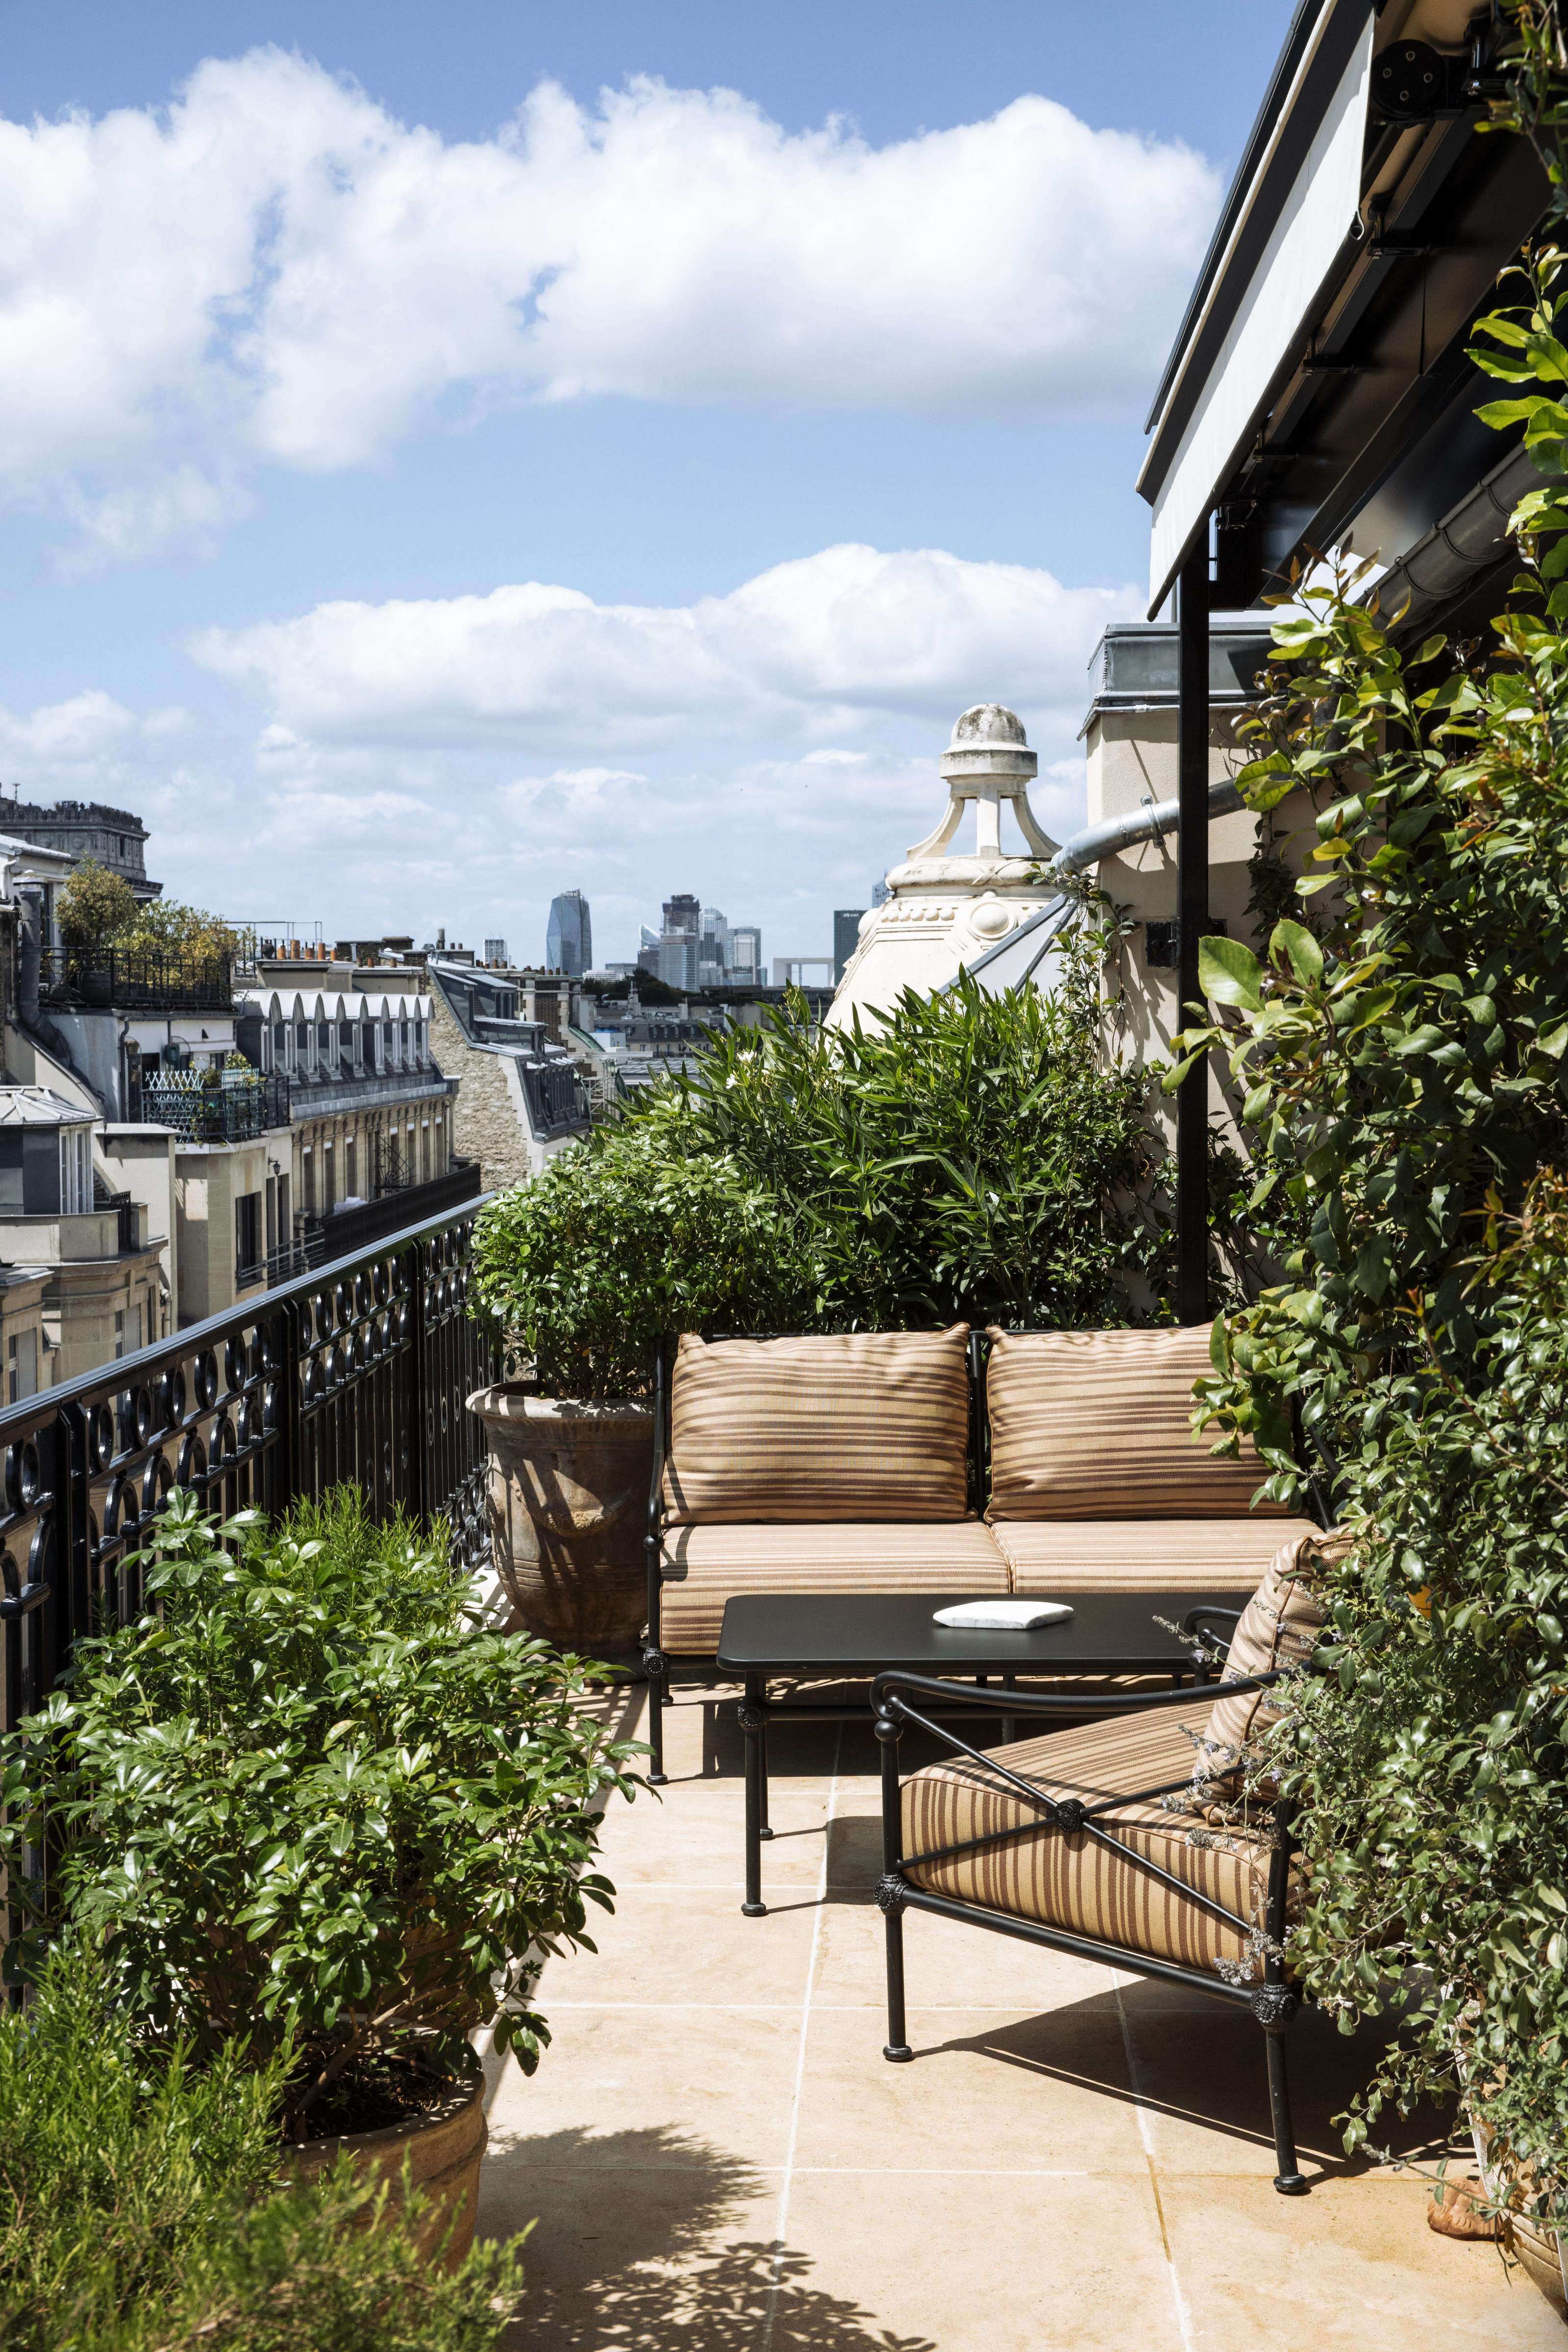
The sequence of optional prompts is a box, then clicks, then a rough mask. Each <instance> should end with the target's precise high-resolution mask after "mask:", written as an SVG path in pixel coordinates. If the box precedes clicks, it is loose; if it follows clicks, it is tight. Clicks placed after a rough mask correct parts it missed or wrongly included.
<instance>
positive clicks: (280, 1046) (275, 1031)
mask: <svg viewBox="0 0 1568 2352" xmlns="http://www.w3.org/2000/svg"><path fill="white" fill-rule="evenodd" d="M272 1066H273V1068H274V1069H275V1070H282V1069H287V1067H288V1066H289V1024H288V1023H287V1021H275V1022H274V1023H273V1024H272Z"/></svg>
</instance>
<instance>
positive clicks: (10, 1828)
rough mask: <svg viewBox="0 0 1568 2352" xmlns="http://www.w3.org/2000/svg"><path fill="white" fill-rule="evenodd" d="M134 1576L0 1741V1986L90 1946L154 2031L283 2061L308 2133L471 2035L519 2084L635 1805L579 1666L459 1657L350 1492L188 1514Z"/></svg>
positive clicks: (387, 2103)
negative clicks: (514, 2068)
mask: <svg viewBox="0 0 1568 2352" xmlns="http://www.w3.org/2000/svg"><path fill="white" fill-rule="evenodd" d="M144 1557H145V1583H146V1593H147V1600H148V1608H147V1611H146V1613H145V1614H143V1615H142V1616H141V1617H140V1618H138V1619H137V1621H136V1622H134V1623H132V1624H129V1625H126V1626H124V1627H123V1628H121V1629H120V1630H119V1631H117V1632H115V1633H110V1634H108V1635H106V1636H105V1637H103V1638H101V1639H99V1640H94V1641H89V1642H86V1643H82V1644H81V1645H80V1647H79V1651H78V1653H77V1655H76V1659H75V1662H74V1664H73V1667H72V1670H71V1673H70V1675H69V1676H68V1679H67V1682H66V1685H65V1686H64V1687H63V1688H60V1689H58V1690H57V1691H56V1692H55V1693H54V1694H53V1695H52V1696H51V1697H50V1699H49V1702H48V1705H47V1707H46V1709H45V1710H44V1711H43V1713H42V1714H40V1715H39V1716H37V1717H32V1718H29V1719H27V1720H26V1721H25V1722H24V1723H22V1724H21V1725H20V1726H19V1727H17V1728H16V1730H15V1731H13V1732H11V1733H10V1734H8V1735H7V1736H6V1737H5V1739H4V1740H0V1801H3V1802H4V1806H5V1822H4V1825H3V1826H0V1860H3V1861H4V1863H5V1867H6V1869H7V1871H8V1873H9V1874H10V1884H11V1889H12V1894H13V1897H14V1899H15V1898H17V1897H20V1898H21V1900H22V1901H23V1903H24V1905H25V1906H28V1907H29V1908H30V1911H31V1916H30V1917H29V1919H28V1921H27V1924H26V1931H25V1933H24V1934H23V1936H22V1937H20V1939H19V1940H18V1941H16V1942H15V1943H13V1944H12V1945H11V1946H9V1947H8V1948H7V1955H6V1957H7V1961H8V1964H9V1966H10V1967H11V1969H12V1970H13V1972H14V1973H15V1972H16V1971H17V1970H21V1971H26V1970H28V1969H36V1968H37V1966H38V1965H39V1964H40V1961H41V1959H42V1957H43V1955H44V1953H45V1952H46V1950H47V1948H48V1947H49V1946H50V1944H58V1945H63V1946H64V1947H65V1948H82V1949H90V1950H93V1951H96V1952H97V1953H99V1954H100V1956H101V1958H102V1959H103V1961H104V1964H105V1966H106V1967H107V1968H108V1969H109V1970H110V1977H111V1981H112V1984H113V1986H114V1988H115V1990H116V1992H117V1994H118V1996H119V1997H120V1998H121V1999H122V2000H124V2001H125V2002H126V2003H127V2005H128V2007H129V2008H130V2010H131V2011H132V2013H133V2014H134V2015H136V2016H137V2017H138V2018H140V2019H142V2020H143V2021H146V2023H147V2025H148V2027H149V2028H150V2029H155V2030H156V2031H157V2032H161V2033H163V2034H165V2035H173V2034H178V2033H183V2034H185V2035H188V2036H189V2037H190V2039H191V2041H192V2043H193V2046H194V2047H195V2049H197V2050H198V2051H205V2050H206V2049H207V2048H209V2047H211V2046H213V2045H214V2044H216V2043H220V2042H224V2041H226V2040H228V2039H230V2038H232V2037H234V2036H236V2035H246V2036H247V2037H248V2038H249V2041H250V2042H251V2045H252V2047H253V2048H254V2050H255V2051H256V2053H258V2056H259V2057H262V2058H266V2057H268V2056H269V2055H270V2054H271V2053H274V2052H276V2051H278V2050H279V2049H281V2048H283V2047H284V2046H285V2045H287V2046H288V2047H289V2049H290V2050H291V2051H292V2053H293V2060H292V2065H291V2070H290V2073H289V2083H288V2092H287V2102H286V2117H285V2120H286V2126H287V2128H288V2130H289V2133H290V2135H291V2136H294V2137H312V2136H315V2135H316V2134H318V2133H320V2132H322V2131H325V2130H329V2129H337V2130H342V2129H353V2128H361V2127H363V2126H366V2125H367V2124H369V2123H376V2122H392V2121H395V2120H397V2119H398V2118H399V2116H401V2114H402V2113H403V2112H405V2109H407V2108H408V2107H409V2106H410V2105H418V2104H420V2102H421V2099H422V2098H423V2097H425V2096H426V2095H428V2092H427V2091H426V2089H425V2088H424V2087H423V2086H426V2085H429V2084H431V2083H432V2082H433V2081H434V2082H436V2083H439V2082H440V2081H444V2080H446V2079H448V2078H449V2077H450V2075H451V2074H455V2073H458V2072H459V2071H461V2070H462V2069H463V2068H464V2067H465V2066H466V2064H467V2063H468V2052H467V2044H466V2039H465V2037H466V2036H467V2034H468V2032H469V2031H470V2030H471V2029H472V2028H473V2027H474V2026H475V2025H476V2024H478V2023H479V2022H480V2021H481V2020H485V2019H489V2018H491V2017H493V2018H494V2019H495V2021H496V2025H495V2040H496V2044H497V2046H498V2047H499V2048H501V2049H505V2048H508V2047H510V2048H511V2049H512V2050H513V2051H514V2052H515V2053H516V2055H517V2057H518V2059H519V2061H520V2063H521V2065H522V2066H523V2068H524V2070H525V2071H526V2072H531V2071H532V2069H533V2066H534V2065H535V2064H536V2063H537V2060H538V2056H539V2052H540V2049H541V2047H542V2044H543V2043H544V2042H547V2041H548V2038H549V2035H548V2029H547V2027H546V2026H545V2024H544V2021H543V2020H542V2018H541V2017H540V2016H539V2015H538V2014H537V2012H536V2011H534V2010H533V2009H532V2007H531V2003H530V2000H529V1997H528V1995H529V1987H530V1985H531V1970H532V1968H533V1966H534V1965H535V1964H536V1963H537V1961H538V1960H539V1958H541V1957H542V1956H544V1955H546V1954H549V1953H551V1952H554V1951H556V1950H558V1949H561V1948H563V1947H570V1946H575V1945H584V1946H587V1947H588V1948H592V1945H591V1940H590V1938H589V1936H588V1934H587V1928H586V1918H587V1907H588V1906H589V1905H591V1904H592V1905H597V1906H601V1907H605V1908H607V1907H609V1906H610V1903H611V1897H612V1890H611V1888H610V1886H609V1885H608V1883H607V1882H606V1881H605V1879H604V1878H603V1877H602V1876H600V1875H598V1874H595V1872H594V1871H593V1869H592V1868H591V1866H590V1865H591V1864H592V1860H593V1854H594V1847H595V1836H596V1821H597V1815H596V1811H595V1808H596V1807H599V1806H601V1805H602V1803H603V1801H604V1800H605V1797H606V1796H607V1795H608V1794H609V1792H610V1791H611V1790H622V1791H624V1792H627V1793H629V1791H630V1789H631V1785H632V1783H631V1781H630V1780H629V1778H628V1773H627V1767H628V1765H629V1763H630V1760H631V1758H632V1755H633V1753H634V1751H633V1749H632V1748H629V1747H628V1746H627V1745H626V1744H625V1743H621V1742H617V1741H616V1740H615V1739H614V1738H612V1737H611V1735H610V1733H609V1732H608V1731H607V1730H606V1729H605V1726H604V1725H603V1723H602V1722H601V1721H600V1720H599V1717H598V1716H597V1715H596V1714H595V1711H594V1708H593V1706H592V1704H591V1700H592V1694H593V1684H592V1679H591V1670H590V1669H588V1668H587V1667H585V1666H584V1664H583V1662H582V1661H580V1660H577V1659H574V1658H570V1657H568V1658H564V1659H563V1658H562V1657H561V1656H560V1655H558V1654H556V1653H555V1652H554V1651H552V1650H550V1649H548V1648H547V1647H546V1646H545V1645H544V1644H542V1643H535V1642H530V1641H523V1640H519V1639H512V1638H503V1637H501V1636H500V1635H494V1634H489V1633H483V1632H480V1631H478V1630H476V1628H475V1627H474V1625H473V1624H472V1623H471V1622H469V1620H468V1618H467V1617H466V1616H465V1614H464V1602H465V1600H466V1597H467V1587H466V1585H465V1583H464V1582H463V1581H462V1580H460V1579H459V1578H458V1576H456V1575H455V1574H454V1572H453V1570H451V1568H450V1566H449V1565H448V1563H447V1560H446V1559H445V1558H444V1556H443V1554H442V1552H441V1551H440V1549H439V1548H438V1547H437V1546H436V1545H435V1544H433V1543H432V1542H431V1541H430V1540H428V1539H426V1538H422V1537H420V1536H418V1535H416V1532H415V1530H414V1529H413V1528H410V1527H408V1526H406V1525H397V1526H394V1527H391V1528H374V1527H372V1526H371V1525H370V1523H369V1522H368V1520H367V1519H366V1517H365V1516H364V1512H363V1506H362V1505H361V1504H360V1502H359V1500H358V1498H357V1496H353V1495H352V1494H346V1493H345V1494H343V1495H341V1496H336V1497H334V1498H333V1499H332V1500H331V1503H330V1504H329V1505H328V1506H327V1507H325V1508H323V1509H322V1510H321V1511H318V1512H311V1511H305V1512H300V1513H297V1514H296V1515H295V1517H293V1519H292V1520H290V1521H289V1522H286V1523H284V1524H283V1525H282V1526H280V1527H269V1526H268V1525H267V1524H266V1523H265V1522H264V1521H263V1520H262V1519H261V1518H260V1517H258V1515H256V1514H254V1513H247V1514H242V1515H241V1516H240V1517H237V1518H236V1519H232V1520H230V1521H228V1522H227V1523H226V1524H225V1525H224V1526H222V1527H221V1528H220V1527H218V1526H217V1525H216V1523H215V1522H214V1521H213V1520H212V1519H211V1518H210V1517H205V1516H204V1515H203V1513H202V1511H201V1509H200V1507H199V1506H198V1504H197V1502H196V1501H195V1498H194V1497H193V1496H189V1495H179V1494H176V1495H174V1496H171V1497H170V1499H169V1501H168V1503H167V1504H166V1505H165V1507H164V1508H163V1512H162V1513H161V1514H160V1516H159V1517H158V1519H157V1520H156V1522H155V1523H154V1526H153V1534H152V1538H151V1542H150V1546H149V1549H148V1551H147V1553H146V1554H145V1556H144ZM46 1842H47V1843H49V1844H50V1845H52V1846H53V1847H54V1849H55V1850H56V1859H55V1861H54V1863H53V1865H52V1868H51V1872H50V1877H49V1892H48V1899H47V1908H44V1907H40V1898H39V1895H38V1890H37V1887H36V1885H33V1884H32V1883H31V1882H30V1881H29V1879H28V1876H27V1872H28V1867H29V1863H30V1859H31V1856H32V1854H33V1853H35V1852H37V1850H39V1849H41V1848H42V1847H43V1845H44V1844H45V1843H46ZM345 2118H346V2120H345Z"/></svg>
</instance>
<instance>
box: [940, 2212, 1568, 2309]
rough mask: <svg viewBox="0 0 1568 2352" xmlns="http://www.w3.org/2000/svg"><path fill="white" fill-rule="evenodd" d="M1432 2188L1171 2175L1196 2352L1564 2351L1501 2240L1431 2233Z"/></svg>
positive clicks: (1171, 2217) (1173, 2228) (1170, 2228)
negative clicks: (1506, 2259)
mask: <svg viewBox="0 0 1568 2352" xmlns="http://www.w3.org/2000/svg"><path fill="white" fill-rule="evenodd" d="M1160 2201H1161V2206H1162V2209H1163V2213H1164V2217H1165V2228H1166V2231H1167V2234H1168V2236H1169V2240H1170V2243H1171V2247H1172V2251H1173V2255H1174V2258H1175V2263H1176V2269H1177V2273H1178V2276H1179V2277H1180V2280H1181V2283H1182V2290H1183V2293H1184V2296H1185V2298H1186V2303H1187V2307H1188V2312H1189V2328H1190V2336H1191V2352H1256V2347H1258V2346H1260V2345H1266V2346H1268V2352H1562V2347H1563V2323H1562V2321H1561V2320H1560V2319H1559V2318H1558V2317H1557V2316H1556V2315H1555V2313H1553V2312H1552V2310H1551V2309H1550V2308H1549V2306H1548V2305H1547V2304H1546V2303H1545V2302H1544V2300H1543V2299H1542V2296H1541V2295H1539V2294H1537V2293H1536V2290H1535V2289H1534V2288H1533V2287H1532V2286H1531V2284H1529V2282H1528V2280H1526V2279H1524V2278H1522V2277H1517V2278H1516V2281H1515V2283H1514V2284H1511V2285H1510V2282H1509V2278H1508V2276H1507V2274H1506V2273H1504V2270H1503V2266H1502V2263H1501V2261H1500V2257H1499V2255H1498V2252H1497V2249H1496V2247H1495V2246H1491V2245H1488V2244H1485V2243H1477V2242H1473V2241H1472V2242H1464V2241H1462V2240H1459V2239H1455V2238H1440V2237H1438V2236H1436V2233H1435V2232H1434V2231H1431V2230H1428V2228H1427V2227H1426V2190H1425V2189H1423V2188H1422V2186H1421V2184H1420V2183H1419V2182H1418V2181H1415V2180H1411V2179H1393V2178H1390V2177H1388V2176H1386V2175H1384V2176H1381V2177H1372V2178H1363V2179H1349V2180H1345V2179H1340V2180H1333V2179H1330V2180H1325V2181H1323V2182H1322V2183H1321V2185H1320V2186H1319V2187H1318V2188H1316V2189H1313V2191H1312V2193H1311V2195H1310V2197H1279V2196H1277V2195H1276V2194H1275V2192H1274V2190H1273V2189H1272V2188H1270V2187H1269V2185H1268V2182H1267V2181H1262V2180H1239V2179H1195V2178H1192V2177H1188V2176H1182V2175H1173V2174H1168V2173H1165V2172H1163V2171H1162V2172H1161V2174H1160ZM1129 2340H1130V2341H1131V2339H1129ZM944 2352H946V2347H944Z"/></svg>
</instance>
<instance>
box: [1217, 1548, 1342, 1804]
mask: <svg viewBox="0 0 1568 2352" xmlns="http://www.w3.org/2000/svg"><path fill="white" fill-rule="evenodd" d="M1345 1542H1346V1538H1343V1537H1342V1536H1339V1535H1328V1536H1325V1535H1324V1534H1322V1533H1321V1530H1320V1529H1318V1528H1310V1529H1309V1530H1308V1532H1307V1533H1306V1534H1305V1535H1303V1536H1298V1537H1296V1538H1294V1539H1293V1540H1292V1541H1291V1542H1289V1543H1285V1544H1281V1545H1280V1547H1279V1550H1278V1551H1277V1552H1276V1553H1275V1555H1274V1557H1273V1559H1271V1560H1270V1561H1269V1563H1268V1570H1267V1573H1266V1574H1265V1576H1264V1579H1263V1581H1262V1583H1261V1584H1260V1585H1259V1586H1258V1590H1257V1591H1256V1592H1255V1593H1254V1594H1253V1596H1252V1598H1251V1600H1250V1601H1248V1602H1247V1606H1246V1608H1245V1609H1244V1610H1243V1611H1242V1612H1241V1622H1240V1623H1239V1624H1238V1625H1237V1629H1236V1632H1235V1633H1233V1634H1232V1636H1231V1643H1230V1655H1229V1656H1228V1658H1227V1659H1226V1668H1225V1673H1224V1675H1222V1677H1221V1681H1222V1684H1223V1683H1225V1682H1240V1681H1242V1680H1243V1679H1244V1678H1245V1677H1246V1676H1247V1675H1271V1674H1273V1673H1274V1671H1275V1669H1276V1668H1277V1667H1279V1666H1293V1665H1300V1664H1303V1663H1304V1662H1305V1661H1306V1660H1307V1659H1308V1658H1310V1656H1311V1654H1312V1652H1313V1651H1314V1650H1315V1649H1316V1647H1317V1645H1318V1635H1319V1633H1320V1632H1321V1629H1322V1625H1323V1622H1324V1619H1325V1617H1326V1615H1327V1612H1326V1611H1325V1609H1324V1607H1323V1604H1322V1602H1321V1601H1320V1600H1319V1598H1318V1595H1317V1593H1316V1591H1314V1590H1313V1586H1314V1585H1315V1584H1317V1585H1321V1581H1322V1578H1323V1573H1324V1570H1326V1568H1327V1566H1328V1564H1329V1560H1330V1559H1331V1557H1332V1556H1334V1555H1335V1554H1337V1553H1339V1552H1341V1551H1342V1549H1344V1546H1345ZM1278 1722H1279V1705H1278V1703H1277V1702H1276V1700H1275V1699H1274V1697H1273V1696H1272V1695H1271V1694H1270V1693H1269V1692H1268V1691H1243V1692H1242V1693H1241V1695H1240V1696H1238V1697H1234V1698H1222V1699H1220V1700H1219V1701H1217V1703H1216V1704H1215V1709H1214V1712H1213V1713H1212V1715H1211V1716H1210V1717H1209V1723H1208V1730H1207V1732H1206V1733H1205V1737H1204V1741H1203V1745H1202V1747H1201V1748H1199V1750H1198V1762H1197V1771H1196V1775H1195V1778H1196V1780H1197V1781H1198V1782H1199V1784H1200V1785H1201V1786H1204V1787H1206V1788H1210V1789H1216V1790H1217V1788H1218V1787H1219V1786H1220V1785H1221V1784H1224V1785H1225V1786H1226V1787H1228V1788H1231V1789H1234V1788H1235V1787H1236V1786H1237V1783H1238V1782H1239V1780H1240V1778H1241V1769H1240V1768H1241V1764H1242V1759H1243V1753H1244V1750H1245V1749H1246V1748H1247V1745H1248V1743H1249V1742H1250V1741H1251V1740H1254V1739H1256V1738H1257V1737H1258V1734H1259V1733H1260V1732H1263V1731H1266V1730H1267V1729H1268V1726H1269V1725H1270V1724H1271V1723H1278Z"/></svg>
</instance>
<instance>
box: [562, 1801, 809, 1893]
mask: <svg viewBox="0 0 1568 2352" xmlns="http://www.w3.org/2000/svg"><path fill="white" fill-rule="evenodd" d="M827 1797H828V1791H827V1787H826V1783H824V1785H823V1786H822V1787H821V1788H819V1789H815V1790H801V1789H798V1788H796V1787H795V1785H794V1784H793V1783H788V1782H786V1783H785V1784H784V1785H783V1786H782V1787H778V1788H775V1789H773V1791H772V1802H771V1805H770V1808H769V1814H770V1819H771V1821H772V1824H773V1837H772V1838H771V1839H770V1840H769V1842H768V1850H767V1853H766V1854H765V1855H764V1857H763V1870H764V1872H765V1874H767V1875H768V1876H769V1877H770V1878H771V1879H773V1881H774V1882H775V1883H779V1882H783V1881H785V1880H787V1881H788V1882H789V1883H790V1884H791V1885H795V1884H799V1883H802V1882H805V1883H807V1884H809V1885H813V1886H815V1885H816V1882H817V1879H818V1877H819V1876H820V1874H821V1870H822V1856H823V1826H824V1823H825V1822H826V1818H827ZM745 1820H746V1803H745V1791H744V1790H743V1789H742V1787H741V1786H740V1784H739V1782H738V1781H733V1780H693V1781H688V1782H684V1783H682V1784H680V1785H679V1786H677V1787H672V1788H669V1789H666V1790H662V1791H659V1790H641V1791H639V1793H638V1795H637V1798H636V1799H635V1800H634V1801H632V1802H631V1803H630V1804H628V1803H627V1802H626V1800H625V1799H624V1798H619V1797H617V1798H616V1800H615V1801H614V1802H613V1803H612V1804H611V1806H610V1808H609V1810H608V1811H607V1812H606V1813H605V1822H604V1828H603V1831H602V1832H601V1837H600V1848H599V1851H600V1857H601V1864H602V1867H603V1869H604V1870H605V1873H606V1874H607V1875H608V1876H609V1877H610V1878H611V1879H613V1880H614V1882H615V1884H616V1885H617V1886H629V1885H637V1884H645V1885H671V1886H674V1885H689V1886H713V1887H721V1886H725V1887H727V1886H733V1887H735V1888H737V1889H739V1888H741V1887H742V1886H743V1885H744V1883H745V1869H746V1854H745ZM736 1899H737V1901H738V1900H739V1895H738V1894H737V1897H736Z"/></svg>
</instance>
